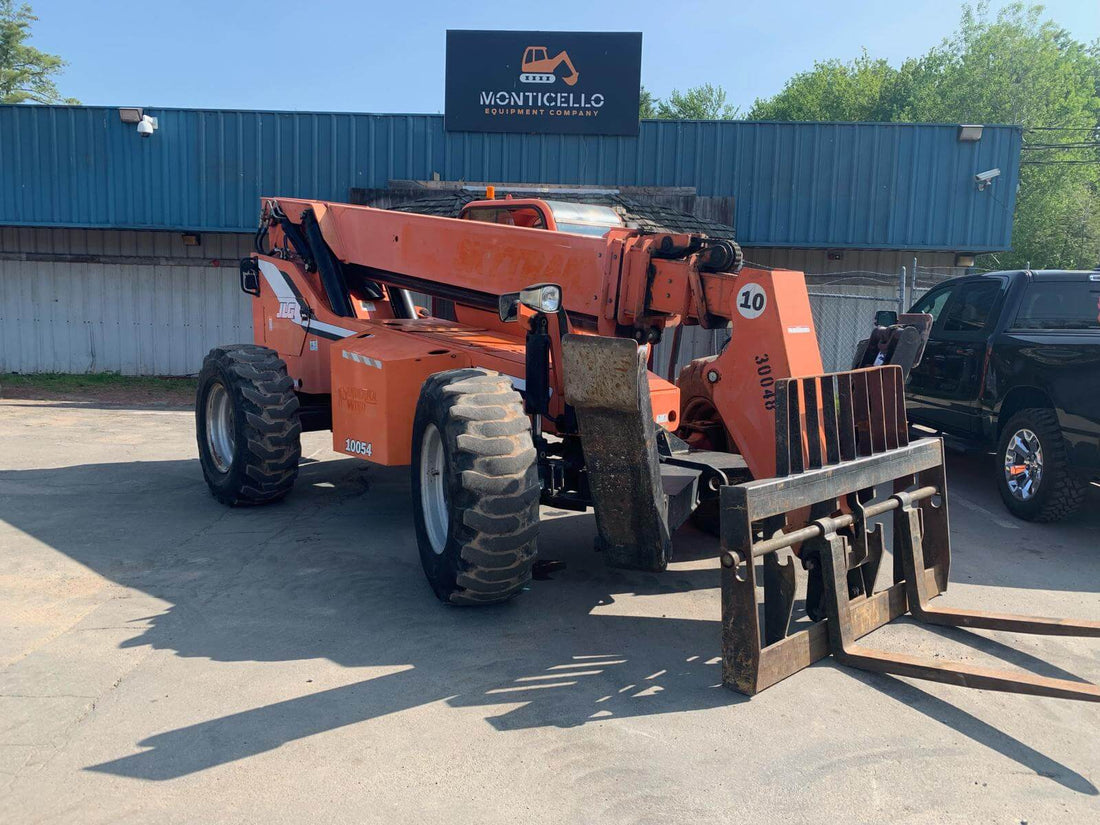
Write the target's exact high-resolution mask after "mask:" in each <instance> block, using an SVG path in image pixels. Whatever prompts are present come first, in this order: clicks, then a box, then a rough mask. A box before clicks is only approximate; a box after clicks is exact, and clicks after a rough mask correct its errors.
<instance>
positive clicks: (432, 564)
mask: <svg viewBox="0 0 1100 825" xmlns="http://www.w3.org/2000/svg"><path fill="white" fill-rule="evenodd" d="M412 487H413V513H414V521H415V525H416V541H417V545H418V547H419V550H420V561H421V563H422V564H423V566H424V573H425V575H426V576H427V578H428V582H429V583H430V584H431V586H432V590H433V591H434V592H435V595H436V596H437V597H438V598H439V599H440V601H444V602H448V603H451V604H492V603H494V602H503V601H506V600H508V599H510V598H512V597H513V596H515V595H516V594H517V593H519V592H520V591H522V590H523V589H524V588H525V587H526V586H527V584H528V582H529V581H530V580H531V565H532V563H533V561H534V559H535V554H536V552H537V549H538V529H539V494H540V487H539V479H538V469H537V466H536V463H535V448H534V445H533V443H532V441H531V422H530V420H529V419H528V418H527V415H526V413H525V412H524V409H523V401H522V399H521V398H520V396H519V394H518V393H517V392H516V391H515V390H514V389H512V384H511V381H510V380H509V379H508V378H505V377H503V376H501V375H497V374H496V373H493V372H489V371H487V370H483V369H459V370H449V371H447V372H441V373H437V374H436V375H433V376H431V377H430V378H429V379H428V380H427V381H425V382H424V386H423V387H422V388H421V390H420V400H419V401H418V403H417V405H416V416H415V418H414V419H413V454H412Z"/></svg>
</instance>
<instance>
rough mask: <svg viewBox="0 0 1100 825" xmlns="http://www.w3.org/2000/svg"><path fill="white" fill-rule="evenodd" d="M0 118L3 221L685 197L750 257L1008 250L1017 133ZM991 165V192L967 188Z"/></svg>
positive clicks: (424, 119)
mask: <svg viewBox="0 0 1100 825" xmlns="http://www.w3.org/2000/svg"><path fill="white" fill-rule="evenodd" d="M146 112H147V113H148V114H151V115H154V116H155V117H157V118H158V120H159V129H158V131H157V133H156V134H155V135H153V136H152V137H151V138H148V139H143V138H140V137H139V136H138V135H137V132H136V130H135V128H134V126H133V125H132V124H124V123H121V122H120V121H119V118H118V112H117V110H116V109H114V108H105V107H68V106H11V105H8V106H0V180H3V181H4V185H3V186H2V187H0V224H11V225H54V226H95V227H127V228H152V229H189V230H199V231H248V230H250V229H251V228H252V227H253V226H254V225H255V221H256V215H257V212H258V205H257V204H258V198H259V196H260V195H261V194H281V195H288V196H297V197H310V198H320V199H327V200H347V198H348V193H349V190H350V189H351V188H352V187H361V188H368V189H370V188H379V187H383V186H385V185H386V183H387V181H389V180H393V179H414V180H426V179H430V178H431V177H432V175H433V174H438V175H439V176H440V177H441V178H442V179H443V180H487V181H493V180H497V181H513V182H519V181H526V182H552V183H563V184H586V185H602V186H616V185H622V186H694V187H696V189H697V190H698V193H699V194H700V195H704V196H733V197H735V198H736V202H737V209H736V229H737V234H738V237H739V238H741V239H742V241H743V242H745V243H746V244H750V245H757V246H794V247H857V248H860V247H862V248H889V249H900V248H905V249H950V250H961V251H972V252H978V251H983V250H997V249H1006V248H1008V246H1009V242H1010V238H1011V225H1012V212H1013V207H1014V203H1015V192H1016V183H1017V179H1018V171H1019V155H1020V131H1019V129H1018V128H1016V127H997V126H990V127H986V129H985V134H984V136H983V138H982V139H981V140H980V141H978V142H976V143H960V142H959V141H958V140H957V139H956V133H957V127H956V126H953V125H927V124H924V125H907V124H850V123H842V124H837V123H757V122H744V121H725V122H717V121H714V122H700V121H643V122H642V124H641V129H640V132H639V135H638V137H621V136H614V137H609V136H589V135H516V134H480V133H467V132H458V133H455V132H452V133H448V132H445V131H444V130H443V118H442V116H440V115H370V114H331V113H329V114H325V113H314V112H296V113H288V112H254V111H209V110H191V109H147V110H146ZM993 167H999V168H1000V169H1001V171H1002V176H1001V178H1000V179H999V180H998V181H997V182H996V183H995V184H994V187H993V188H992V189H990V190H986V191H985V192H978V191H977V189H976V187H975V186H974V182H973V176H974V174H975V173H976V172H979V171H982V170H984V169H991V168H993Z"/></svg>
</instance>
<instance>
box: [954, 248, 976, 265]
mask: <svg viewBox="0 0 1100 825" xmlns="http://www.w3.org/2000/svg"><path fill="white" fill-rule="evenodd" d="M955 266H964V267H972V266H974V256H973V255H971V254H968V253H966V252H960V253H959V254H957V255H956V256H955Z"/></svg>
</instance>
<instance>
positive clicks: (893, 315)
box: [875, 309, 898, 327]
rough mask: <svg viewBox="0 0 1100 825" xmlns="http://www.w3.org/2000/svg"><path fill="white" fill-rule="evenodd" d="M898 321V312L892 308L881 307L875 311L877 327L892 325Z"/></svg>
mask: <svg viewBox="0 0 1100 825" xmlns="http://www.w3.org/2000/svg"><path fill="white" fill-rule="evenodd" d="M897 322H898V314H897V312H895V311H894V310H892V309H880V310H879V311H878V312H876V313H875V326H876V327H892V326H893V325H894V324H896V323H897Z"/></svg>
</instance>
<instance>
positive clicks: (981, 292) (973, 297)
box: [943, 281, 1001, 332]
mask: <svg viewBox="0 0 1100 825" xmlns="http://www.w3.org/2000/svg"><path fill="white" fill-rule="evenodd" d="M1000 294H1001V282H1000V281H973V282H971V283H969V284H963V285H962V286H961V287H959V292H958V297H957V298H956V299H955V301H954V302H953V303H952V304H951V307H950V309H948V310H947V314H946V315H944V319H943V331H944V332H978V331H980V330H982V329H984V328H985V325H986V322H987V321H988V320H989V315H990V313H991V311H992V310H993V305H994V304H995V303H996V302H997V296H998V295H1000Z"/></svg>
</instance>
